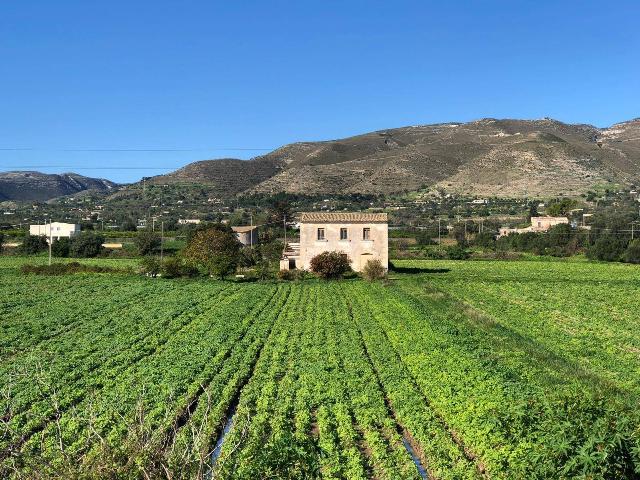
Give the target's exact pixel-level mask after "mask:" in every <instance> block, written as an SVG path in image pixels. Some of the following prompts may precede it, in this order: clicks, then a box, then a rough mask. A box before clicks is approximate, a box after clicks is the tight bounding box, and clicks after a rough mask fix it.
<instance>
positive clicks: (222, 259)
mask: <svg viewBox="0 0 640 480" xmlns="http://www.w3.org/2000/svg"><path fill="white" fill-rule="evenodd" d="M240 247H241V244H240V242H239V241H238V239H237V238H236V236H235V235H234V233H233V232H232V231H231V229H228V228H227V229H223V228H209V229H207V230H201V231H198V232H196V233H195V234H194V236H193V238H192V239H191V240H190V241H189V243H188V244H187V246H186V248H185V249H184V252H183V254H184V258H185V259H186V260H187V261H188V262H190V263H191V264H192V265H194V266H196V267H198V268H199V269H200V270H203V271H204V272H206V273H207V274H209V275H213V276H215V277H219V278H224V277H226V276H227V275H229V274H231V273H233V272H235V270H236V267H237V266H238V262H239V261H240Z"/></svg>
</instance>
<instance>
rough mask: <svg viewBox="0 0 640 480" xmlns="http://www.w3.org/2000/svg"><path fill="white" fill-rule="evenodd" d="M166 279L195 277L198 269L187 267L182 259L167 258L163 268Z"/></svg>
mask: <svg viewBox="0 0 640 480" xmlns="http://www.w3.org/2000/svg"><path fill="white" fill-rule="evenodd" d="M161 272H162V276H163V277H164V278H178V277H195V276H196V275H197V274H198V269H196V268H194V267H192V266H190V265H187V264H186V263H185V262H184V261H183V260H182V259H181V258H180V257H168V258H165V260H164V262H163V263H162V268H161Z"/></svg>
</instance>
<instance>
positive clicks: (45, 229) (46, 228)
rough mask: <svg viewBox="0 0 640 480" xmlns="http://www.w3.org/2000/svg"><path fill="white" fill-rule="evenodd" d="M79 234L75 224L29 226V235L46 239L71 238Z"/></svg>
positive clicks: (78, 227) (55, 223)
mask: <svg viewBox="0 0 640 480" xmlns="http://www.w3.org/2000/svg"><path fill="white" fill-rule="evenodd" d="M79 233H80V225H78V224H75V223H62V222H51V223H50V224H49V223H45V224H44V225H29V235H43V236H46V237H47V239H49V238H53V239H54V240H60V239H61V238H63V237H66V238H71V237H73V236H75V235H78V234H79Z"/></svg>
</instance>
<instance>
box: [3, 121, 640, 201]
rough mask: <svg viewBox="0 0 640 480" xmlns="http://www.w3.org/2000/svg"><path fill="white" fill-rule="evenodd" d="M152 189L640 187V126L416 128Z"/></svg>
mask: <svg viewBox="0 0 640 480" xmlns="http://www.w3.org/2000/svg"><path fill="white" fill-rule="evenodd" d="M145 181H146V182H149V183H159V184H189V185H190V184H196V185H199V186H204V187H206V188H207V189H210V190H211V194H212V195H215V196H219V197H229V196H232V195H236V194H240V193H250V192H255V193H277V192H290V193H308V194H335V193H384V194H389V193H398V192H406V191H415V190H421V189H439V190H443V191H447V192H451V193H458V194H466V195H476V196H501V197H525V196H537V197H547V196H557V195H569V196H574V195H579V194H582V193H585V192H586V191H588V190H592V189H597V188H598V187H601V186H603V185H615V184H619V185H631V184H640V118H637V119H634V120H631V121H627V122H622V123H617V124H615V125H613V126H611V127H608V128H598V127H595V126H592V125H586V124H568V123H563V122H560V121H557V120H553V119H549V118H544V119H540V120H512V119H503V120H499V119H493V118H486V119H482V120H477V121H473V122H468V123H458V122H451V123H442V124H434V125H416V126H410V127H402V128H394V129H389V130H380V131H376V132H371V133H366V134H363V135H357V136H354V137H349V138H344V139H339V140H330V141H318V142H299V143H292V144H289V145H285V146H283V147H280V148H278V149H276V150H274V151H272V152H270V153H268V154H266V155H262V156H259V157H255V158H253V159H251V160H240V159H233V158H225V159H217V160H203V161H198V162H194V163H190V164H188V165H186V166H185V167H183V168H180V169H178V170H176V171H174V172H172V173H169V174H166V175H159V176H156V177H149V178H147V179H146V180H145ZM116 187H117V186H116V185H115V184H113V183H112V182H109V181H107V180H102V179H90V178H87V177H81V176H79V175H75V174H63V175H45V174H39V173H37V172H10V173H6V174H0V200H1V199H3V198H4V199H15V200H20V199H26V200H43V199H47V198H51V197H52V196H60V195H68V194H70V193H75V192H77V191H80V190H83V189H89V188H90V189H98V190H103V191H111V190H112V189H114V188H116ZM36 197H37V198H36Z"/></svg>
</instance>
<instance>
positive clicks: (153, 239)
mask: <svg viewBox="0 0 640 480" xmlns="http://www.w3.org/2000/svg"><path fill="white" fill-rule="evenodd" d="M134 243H135V245H136V248H137V249H138V255H141V256H147V255H152V254H154V253H156V252H157V251H158V250H159V249H160V235H158V234H157V233H155V232H151V231H149V230H143V231H141V232H138V235H136V238H135V240H134Z"/></svg>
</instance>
